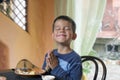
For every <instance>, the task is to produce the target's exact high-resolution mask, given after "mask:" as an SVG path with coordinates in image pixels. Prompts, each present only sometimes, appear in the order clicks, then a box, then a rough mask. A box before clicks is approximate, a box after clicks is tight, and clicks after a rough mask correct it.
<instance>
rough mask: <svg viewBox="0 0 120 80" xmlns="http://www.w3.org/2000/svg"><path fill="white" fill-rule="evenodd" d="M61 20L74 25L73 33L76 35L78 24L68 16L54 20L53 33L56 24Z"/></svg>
mask: <svg viewBox="0 0 120 80" xmlns="http://www.w3.org/2000/svg"><path fill="white" fill-rule="evenodd" d="M60 19H62V20H66V21H68V22H70V23H71V24H72V31H73V33H75V31H76V24H75V22H74V20H73V19H72V18H70V17H68V16H65V15H61V16H58V17H57V18H56V19H55V20H54V22H53V28H52V31H54V25H55V22H56V21H57V20H60Z"/></svg>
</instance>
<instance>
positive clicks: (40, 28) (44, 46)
mask: <svg viewBox="0 0 120 80" xmlns="http://www.w3.org/2000/svg"><path fill="white" fill-rule="evenodd" d="M28 5H30V6H28V32H26V31H24V30H22V29H21V28H20V27H19V26H18V25H17V24H15V23H14V22H13V21H12V20H10V19H9V18H7V17H6V16H5V15H3V14H2V13H0V41H1V42H2V44H5V45H6V46H7V48H8V49H6V50H8V52H6V53H5V56H6V58H7V59H8V61H7V64H8V67H7V68H15V66H16V65H17V63H18V61H20V60H21V59H23V58H26V59H28V60H30V61H31V62H32V63H33V64H35V65H36V66H39V67H40V66H41V65H42V62H43V59H44V55H45V53H46V51H47V50H49V49H52V48H53V41H52V39H51V27H52V21H53V19H54V0H50V1H48V0H35V1H33V2H32V0H28ZM0 54H3V53H2V52H1V53H0ZM5 63H6V62H5Z"/></svg>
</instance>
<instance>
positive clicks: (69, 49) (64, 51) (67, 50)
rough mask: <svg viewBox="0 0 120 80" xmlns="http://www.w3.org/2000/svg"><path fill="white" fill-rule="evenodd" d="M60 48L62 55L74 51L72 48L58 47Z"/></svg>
mask: <svg viewBox="0 0 120 80" xmlns="http://www.w3.org/2000/svg"><path fill="white" fill-rule="evenodd" d="M57 48H58V52H59V53H61V54H67V53H70V52H71V51H72V49H71V48H70V46H60V45H59V46H57Z"/></svg>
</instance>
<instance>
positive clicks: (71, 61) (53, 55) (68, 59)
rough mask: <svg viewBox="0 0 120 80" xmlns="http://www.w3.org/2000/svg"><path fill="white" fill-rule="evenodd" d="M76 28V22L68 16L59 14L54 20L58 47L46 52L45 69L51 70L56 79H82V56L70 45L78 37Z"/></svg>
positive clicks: (53, 33)
mask: <svg viewBox="0 0 120 80" xmlns="http://www.w3.org/2000/svg"><path fill="white" fill-rule="evenodd" d="M75 29H76V24H75V22H74V21H73V20H72V19H71V18H70V17H68V16H59V17H57V18H56V19H55V20H54V22H53V29H52V30H53V32H52V37H53V39H54V41H55V43H56V46H57V48H56V49H54V50H52V51H49V52H48V53H47V54H46V56H45V61H44V64H43V69H44V70H47V71H48V70H49V74H50V75H54V76H55V77H56V79H55V80H81V76H82V64H81V58H80V56H79V55H78V54H77V53H76V52H75V51H74V50H73V49H71V47H70V43H71V41H72V40H75V38H76V33H75Z"/></svg>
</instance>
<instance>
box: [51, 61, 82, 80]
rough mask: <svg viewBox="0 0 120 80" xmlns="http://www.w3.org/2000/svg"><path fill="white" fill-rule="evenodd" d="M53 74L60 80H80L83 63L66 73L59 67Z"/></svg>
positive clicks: (76, 64)
mask: <svg viewBox="0 0 120 80" xmlns="http://www.w3.org/2000/svg"><path fill="white" fill-rule="evenodd" d="M51 74H52V75H54V76H56V77H57V78H58V80H80V79H81V77H82V65H81V63H75V64H73V66H72V67H71V69H70V70H69V71H64V70H63V69H62V68H61V67H60V66H57V67H55V68H54V69H53V70H52V71H51ZM61 78H62V79H61Z"/></svg>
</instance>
